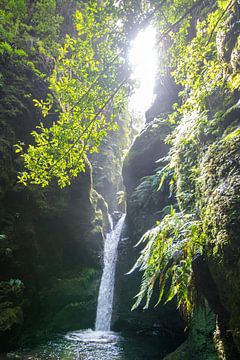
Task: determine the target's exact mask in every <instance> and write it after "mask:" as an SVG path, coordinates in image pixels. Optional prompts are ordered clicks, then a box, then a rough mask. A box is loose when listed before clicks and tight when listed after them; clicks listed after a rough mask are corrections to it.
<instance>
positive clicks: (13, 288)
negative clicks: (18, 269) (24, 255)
mask: <svg viewBox="0 0 240 360" xmlns="http://www.w3.org/2000/svg"><path fill="white" fill-rule="evenodd" d="M23 288H24V285H23V283H22V281H21V280H19V279H10V280H9V281H2V282H0V331H7V330H10V329H11V328H12V326H14V325H16V324H21V323H22V321H23V314H22V308H21V304H22V292H23Z"/></svg>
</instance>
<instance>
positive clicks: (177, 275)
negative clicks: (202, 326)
mask: <svg viewBox="0 0 240 360" xmlns="http://www.w3.org/2000/svg"><path fill="white" fill-rule="evenodd" d="M204 243H205V236H204V235H203V233H202V232H201V223H200V221H198V220H196V219H195V216H194V214H185V213H184V212H176V211H175V210H174V209H173V208H172V209H171V212H170V214H168V215H166V216H165V217H164V218H163V219H162V220H161V222H157V224H156V226H155V227H154V228H152V229H150V230H148V231H147V232H146V233H145V234H144V235H143V236H142V238H141V239H140V241H139V242H138V244H137V245H136V246H139V245H140V244H145V247H144V248H143V250H142V251H141V253H140V257H139V258H138V260H137V262H136V264H135V265H134V267H133V268H132V269H131V270H130V272H129V273H132V272H133V271H134V270H136V269H139V270H140V271H143V277H142V282H141V288H140V292H139V293H138V294H137V295H136V302H135V303H134V305H133V307H132V310H133V309H135V308H136V307H138V306H139V305H140V303H141V302H142V300H143V299H144V298H146V302H145V306H144V309H146V308H148V306H149V303H150V300H151V296H152V293H153V290H154V287H155V284H156V283H157V282H158V288H159V289H158V290H159V296H158V301H157V304H156V305H158V304H159V303H160V301H162V300H163V298H164V299H165V303H167V302H168V301H170V300H172V299H173V298H174V297H175V296H176V298H177V306H178V308H181V309H182V310H184V311H185V312H186V313H190V312H191V311H192V308H193V300H192V291H191V288H192V287H191V283H192V277H193V271H192V262H193V260H194V258H195V257H197V256H199V255H201V254H202V251H203V246H204ZM169 280H171V283H170V286H169Z"/></svg>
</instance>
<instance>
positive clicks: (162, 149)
mask: <svg viewBox="0 0 240 360" xmlns="http://www.w3.org/2000/svg"><path fill="white" fill-rule="evenodd" d="M168 132H169V129H168V127H167V126H165V125H163V124H162V123H161V122H160V121H158V120H157V119H156V120H155V121H153V122H151V123H150V124H148V125H147V126H146V127H145V128H144V130H143V131H142V132H141V134H140V135H139V136H138V137H137V138H136V139H135V142H134V143H133V145H132V147H131V149H130V150H129V153H128V155H127V157H126V159H125V161H124V166H123V180H124V185H125V187H126V191H127V219H126V227H125V231H124V233H123V235H122V240H121V241H120V243H119V251H118V263H117V273H116V286H115V289H116V300H115V310H114V319H113V321H114V328H115V329H116V330H124V329H128V330H132V331H140V332H143V333H144V332H146V333H148V332H150V333H151V332H157V333H159V334H161V336H163V337H164V336H168V337H170V338H171V341H172V349H173V350H174V349H175V348H176V347H177V346H178V345H179V343H181V341H183V339H184V337H185V335H184V331H183V330H184V329H183V323H182V321H181V319H180V316H179V314H178V312H177V310H176V307H175V304H174V303H172V304H167V305H166V306H159V307H157V308H154V305H155V303H156V302H157V292H156V294H155V296H153V299H152V302H151V306H150V308H149V309H148V310H143V309H142V307H139V308H138V309H136V310H134V311H133V312H131V307H132V305H133V303H134V296H135V295H136V294H137V293H138V292H139V286H140V283H141V275H142V274H141V273H139V272H138V271H135V272H134V273H132V274H130V275H126V273H127V272H129V270H130V269H131V268H132V267H133V265H134V263H135V261H136V260H137V258H138V256H139V252H140V250H141V249H140V248H139V247H138V248H136V247H134V245H135V244H136V243H137V242H138V241H139V239H140V237H141V236H142V235H143V233H144V232H145V231H146V230H147V229H149V228H150V227H151V226H153V225H154V224H155V221H156V220H157V219H159V218H160V217H161V214H160V211H161V210H162V209H163V208H164V207H165V206H167V205H170V204H171V203H172V202H173V199H170V198H169V192H168V190H166V189H165V191H162V192H158V191H157V188H158V186H159V182H160V175H159V173H158V172H157V168H158V170H159V169H161V167H163V165H162V164H161V165H159V164H157V163H156V160H158V159H160V158H162V157H164V156H166V155H167V153H168V149H169V148H168V146H167V145H166V144H165V143H164V141H163V139H164V137H165V136H166V134H167V133H168ZM172 329H175V331H174V332H173V331H172Z"/></svg>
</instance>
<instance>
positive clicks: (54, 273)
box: [0, 58, 108, 351]
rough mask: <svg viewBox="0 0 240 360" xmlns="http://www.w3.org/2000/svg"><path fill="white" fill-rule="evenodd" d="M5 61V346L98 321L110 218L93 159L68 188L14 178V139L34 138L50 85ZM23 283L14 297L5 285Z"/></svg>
mask: <svg viewBox="0 0 240 360" xmlns="http://www.w3.org/2000/svg"><path fill="white" fill-rule="evenodd" d="M0 66H1V72H2V81H3V86H2V87H1V90H0V92H1V98H0V110H1V112H0V128H1V137H0V170H1V171H0V197H1V204H0V235H2V234H4V235H5V236H4V237H2V236H1V239H0V263H1V273H0V289H2V290H1V291H0V292H1V294H0V303H1V305H0V306H1V310H2V311H1V314H0V324H1V327H0V337H1V341H0V351H3V350H6V349H9V348H12V347H16V346H18V345H19V343H20V342H23V341H24V342H28V341H29V340H30V338H34V337H37V336H39V335H42V334H45V333H46V331H61V330H64V329H69V330H70V329H76V328H77V327H81V326H82V327H84V326H87V327H90V326H92V327H93V325H94V318H95V313H94V309H95V305H96V301H97V293H98V289H97V287H98V282H99V276H100V258H99V254H100V253H101V252H102V249H103V231H106V230H107V227H108V223H107V207H106V204H105V203H104V200H103V199H102V197H101V196H100V195H99V194H97V192H96V191H94V190H93V187H92V169H91V166H90V165H89V164H87V167H86V172H85V173H84V174H82V175H81V176H79V177H78V178H76V179H75V180H74V181H73V183H72V185H71V186H70V187H69V188H65V189H59V188H58V187H57V186H55V185H54V184H52V185H51V186H50V187H49V188H48V189H39V188H37V187H36V186H30V187H28V188H24V187H23V186H22V185H20V184H18V183H17V171H19V170H20V169H21V161H20V159H19V157H17V155H16V154H15V152H14V147H13V145H14V144H15V143H17V141H19V140H20V141H24V142H25V143H26V144H28V143H30V141H31V137H30V132H31V131H32V129H33V128H35V126H36V125H37V124H39V121H40V114H39V112H38V110H37V109H36V107H34V104H33V102H32V99H34V98H37V99H42V98H45V96H46V92H47V85H46V84H45V83H44V82H43V80H41V79H39V78H38V77H37V76H36V75H35V74H34V73H33V72H32V70H30V69H29V68H28V67H27V66H26V65H25V64H23V63H21V61H18V59H14V58H9V59H8V60H6V59H1V63H0ZM52 120H53V118H51V119H50V120H49V123H50V122H51V121H52ZM84 279H85V280H84ZM84 281H86V282H85V283H84V285H83V282H84ZM18 283H19V284H22V285H21V286H22V291H21V296H20V295H19V296H16V297H15V298H14V296H13V295H11V294H10V295H11V296H10V295H9V294H8V291H7V289H8V288H9V287H10V288H12V287H13V285H14V284H18ZM4 284H5V285H6V286H5V285H4ZM11 284H13V285H11ZM14 286H15V285H14ZM65 291H66V292H67V293H64V292H65ZM88 302H89V308H88V309H87V303H88ZM57 304H58V305H57ZM68 318H69V321H68V322H67V323H66V319H68ZM70 319H71V321H70ZM77 324H78V325H77Z"/></svg>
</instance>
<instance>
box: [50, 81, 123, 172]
mask: <svg viewBox="0 0 240 360" xmlns="http://www.w3.org/2000/svg"><path fill="white" fill-rule="evenodd" d="M127 79H128V78H125V79H124V80H123V81H122V82H121V83H120V84H119V86H118V87H117V88H116V89H115V91H114V92H113V93H112V94H111V96H110V97H109V98H108V99H107V100H106V102H105V103H104V104H103V106H102V107H101V108H100V109H99V110H98V112H97V113H96V115H95V116H94V117H93V118H92V120H91V121H90V122H89V123H88V125H87V127H86V128H85V129H84V130H83V131H82V132H81V133H80V134H79V135H78V137H77V139H76V140H75V141H74V142H73V144H72V146H71V147H70V148H69V149H68V150H67V151H66V153H65V154H64V156H61V157H60V158H59V159H57V160H56V161H55V163H53V165H52V166H51V169H50V172H51V171H52V169H53V168H54V167H55V166H56V165H57V164H58V163H59V161H61V160H62V159H63V158H64V157H66V156H67V155H68V154H69V153H70V152H71V150H72V149H73V148H74V146H75V145H76V144H77V143H78V142H79V141H80V139H81V137H82V136H83V135H84V134H85V133H86V132H87V131H88V129H89V128H90V127H91V125H92V124H93V122H94V121H95V120H96V119H97V117H98V116H99V115H100V114H101V113H102V112H103V110H104V109H105V108H106V106H107V105H108V104H109V103H110V102H111V101H112V100H113V99H114V97H115V95H116V94H117V93H118V92H119V90H120V89H121V88H122V86H123V85H124V84H125V83H126V81H127Z"/></svg>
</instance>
